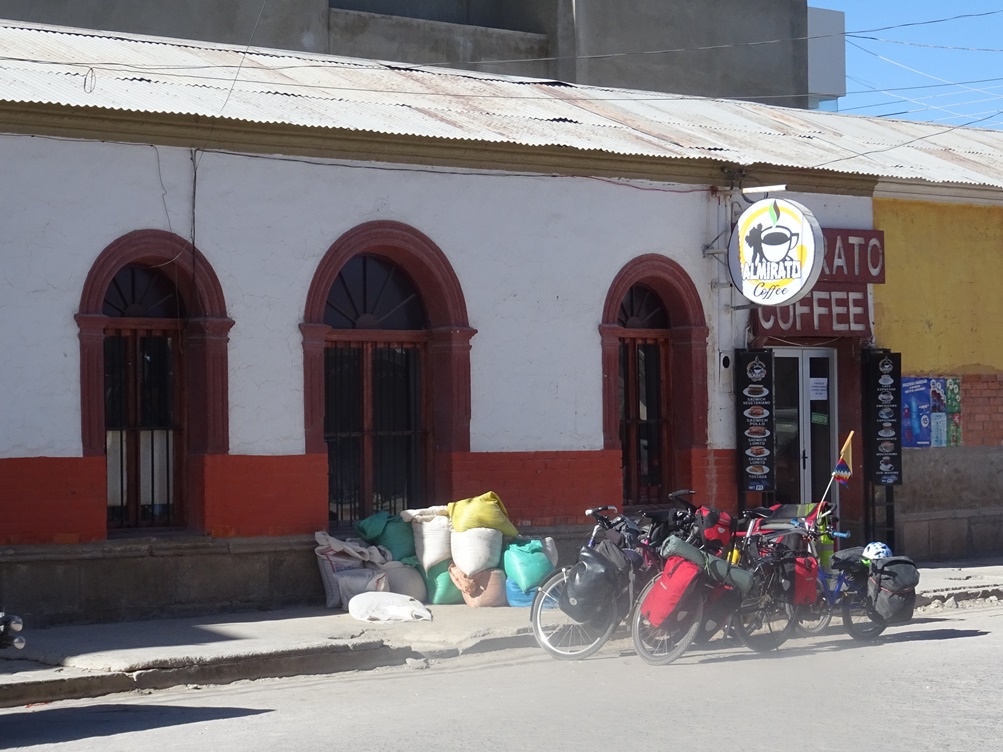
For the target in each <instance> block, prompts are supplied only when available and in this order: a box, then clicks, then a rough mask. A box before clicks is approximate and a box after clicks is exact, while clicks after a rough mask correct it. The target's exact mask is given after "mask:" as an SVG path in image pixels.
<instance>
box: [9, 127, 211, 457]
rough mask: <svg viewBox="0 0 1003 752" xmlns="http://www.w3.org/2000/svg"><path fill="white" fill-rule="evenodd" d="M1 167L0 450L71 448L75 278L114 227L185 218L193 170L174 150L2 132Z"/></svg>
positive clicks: (77, 449)
mask: <svg viewBox="0 0 1003 752" xmlns="http://www.w3.org/2000/svg"><path fill="white" fill-rule="evenodd" d="M158 155H159V164H158ZM0 165H2V167H0V228H2V229H0V353H2V354H3V356H2V362H0V395H2V399H0V456H3V457H32V456H55V457H58V456H78V455H79V454H80V453H81V439H80V348H79V340H78V339H77V331H78V329H77V325H76V322H75V321H74V318H73V316H74V314H75V313H76V312H77V309H78V306H79V304H80V294H81V291H82V289H83V282H84V279H85V277H86V275H87V273H88V271H89V269H90V267H91V265H92V264H93V262H94V259H95V258H96V257H97V255H98V254H99V253H100V252H101V251H102V250H103V249H104V248H105V247H106V246H107V245H108V244H109V243H110V242H111V241H112V240H114V239H115V238H117V237H119V236H120V235H123V234H125V233H126V232H129V231H131V230H135V229H138V228H144V227H154V228H160V229H165V230H166V229H169V227H170V225H174V226H175V227H177V226H178V225H181V226H182V227H183V226H184V225H186V224H187V223H188V222H187V219H186V217H187V216H188V214H189V213H190V208H189V207H188V206H186V203H187V204H188V205H190V203H191V199H190V193H188V192H187V190H186V189H185V188H184V186H185V185H186V184H190V182H191V181H190V173H191V168H190V166H189V164H188V161H187V156H186V154H185V153H184V152H183V151H178V150H172V149H163V148H160V149H154V147H152V146H121V145H112V144H102V143H84V142H76V141H67V140H57V139H49V138H38V137H26V136H6V135H0ZM186 173H187V177H186ZM161 181H163V184H162V183H161ZM186 193H187V195H188V199H187V202H186V201H185V200H183V197H184V195H185V194H186ZM181 234H184V230H183V229H182V230H181Z"/></svg>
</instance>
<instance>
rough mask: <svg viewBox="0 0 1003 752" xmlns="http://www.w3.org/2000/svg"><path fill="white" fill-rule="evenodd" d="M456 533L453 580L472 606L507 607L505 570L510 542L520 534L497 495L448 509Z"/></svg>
mask: <svg viewBox="0 0 1003 752" xmlns="http://www.w3.org/2000/svg"><path fill="white" fill-rule="evenodd" d="M446 509H447V512H448V514H449V522H450V526H451V527H452V533H451V534H450V537H449V544H450V551H451V554H452V564H451V565H450V566H449V576H450V579H452V581H453V584H454V585H456V587H457V589H458V590H459V591H460V594H461V596H462V598H463V600H464V602H465V603H466V604H467V605H468V606H475V607H481V606H507V605H508V598H507V597H506V595H505V570H504V569H502V568H501V564H502V549H503V548H504V545H505V540H506V538H514V537H515V536H516V535H518V534H519V531H518V530H516V529H515V526H514V525H513V524H512V522H511V521H510V520H509V517H508V511H507V510H506V509H505V505H504V504H503V503H502V500H501V499H500V498H498V495H497V494H496V493H495V492H494V491H488V492H487V493H484V494H481V495H480V496H475V497H473V498H470V499H463V500H462V501H454V502H452V503H450V504H448V505H447V507H446Z"/></svg>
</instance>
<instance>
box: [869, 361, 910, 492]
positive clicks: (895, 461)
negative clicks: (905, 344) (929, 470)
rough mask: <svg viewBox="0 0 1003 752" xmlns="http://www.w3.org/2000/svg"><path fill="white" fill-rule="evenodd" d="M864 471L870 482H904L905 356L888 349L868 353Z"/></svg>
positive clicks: (884, 484) (880, 483)
mask: <svg viewBox="0 0 1003 752" xmlns="http://www.w3.org/2000/svg"><path fill="white" fill-rule="evenodd" d="M863 365H864V450H865V452H866V454H865V456H864V468H865V472H866V473H867V478H868V480H870V481H871V483H875V484H877V485H882V486H896V485H899V484H900V483H902V446H903V438H904V437H903V431H902V424H901V420H903V416H904V414H905V412H904V408H903V403H902V401H901V400H902V398H904V396H905V387H904V385H903V383H902V382H903V379H902V355H901V354H900V353H893V352H890V351H888V350H865V351H864V353H863Z"/></svg>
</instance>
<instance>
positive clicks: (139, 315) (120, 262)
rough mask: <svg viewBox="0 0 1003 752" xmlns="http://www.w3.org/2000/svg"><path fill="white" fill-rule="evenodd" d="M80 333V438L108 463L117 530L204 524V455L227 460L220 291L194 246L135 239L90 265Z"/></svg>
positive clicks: (146, 235) (145, 234) (138, 235)
mask: <svg viewBox="0 0 1003 752" xmlns="http://www.w3.org/2000/svg"><path fill="white" fill-rule="evenodd" d="M76 321H77V325H78V326H79V327H80V405H81V439H82V445H83V453H84V456H86V457H96V456H101V455H105V456H106V463H107V498H108V527H109V529H112V530H114V529H126V528H161V527H171V528H174V527H180V526H197V525H199V524H200V523H201V521H202V515H203V508H202V506H201V504H202V492H203V489H202V487H201V485H200V481H199V475H198V473H197V472H195V473H192V472H190V471H191V470H192V465H193V464H195V461H194V460H193V458H194V457H196V456H204V455H209V454H226V453H227V452H228V451H229V401H228V396H227V342H228V332H229V331H230V328H231V327H232V326H233V321H231V320H230V319H229V318H227V316H226V302H225V300H224V299H223V291H222V288H221V286H220V284H219V280H218V279H217V278H216V275H215V273H214V272H213V269H212V266H211V265H210V264H209V262H208V261H207V260H206V258H205V257H204V256H203V255H202V254H201V253H199V251H198V250H197V249H195V248H194V247H193V246H192V245H191V243H189V242H188V241H187V240H185V239H184V238H181V237H179V236H178V235H175V234H173V233H169V232H164V231H161V230H136V231H134V232H130V233H128V234H126V235H123V236H122V237H120V238H118V239H117V240H115V241H114V242H112V243H111V244H110V245H109V246H108V247H107V248H105V249H104V250H103V251H102V252H101V253H100V254H99V256H98V257H97V259H96V260H95V261H94V264H93V265H92V267H91V270H90V272H89V273H88V275H87V280H86V281H85V282H84V287H83V291H82V294H81V297H80V308H79V311H78V313H77V315H76Z"/></svg>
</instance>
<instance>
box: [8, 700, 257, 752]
mask: <svg viewBox="0 0 1003 752" xmlns="http://www.w3.org/2000/svg"><path fill="white" fill-rule="evenodd" d="M269 712H271V711H269V710H254V709H250V708H187V707H180V706H176V705H119V704H105V705H88V706H82V707H65V708H64V707H59V708H44V707H43V708H28V709H26V710H23V711H20V712H17V713H9V714H4V715H2V716H0V749H10V748H12V747H31V746H34V745H36V744H60V743H64V742H71V741H77V740H79V739H93V738H99V737H102V736H114V735H115V734H129V733H132V732H136V731H147V730H149V729H155V728H166V727H169V726H181V725H184V724H186V723H205V722H207V721H221V720H226V719H230V718H243V717H246V716H251V715H259V714H261V713H269Z"/></svg>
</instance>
